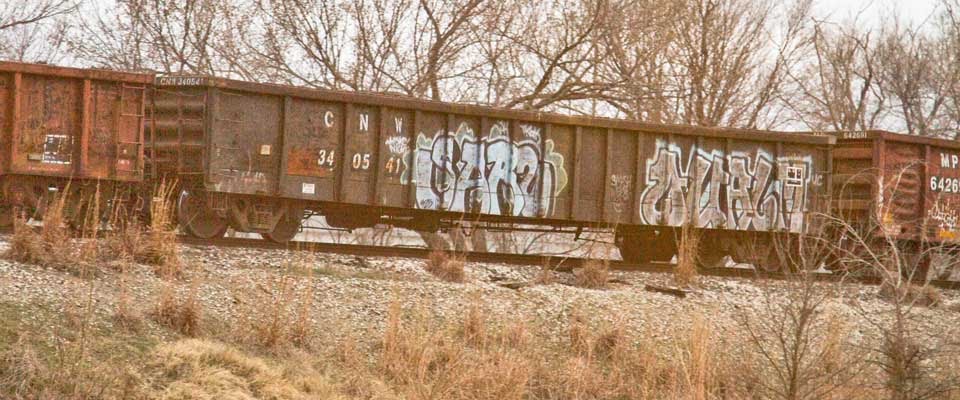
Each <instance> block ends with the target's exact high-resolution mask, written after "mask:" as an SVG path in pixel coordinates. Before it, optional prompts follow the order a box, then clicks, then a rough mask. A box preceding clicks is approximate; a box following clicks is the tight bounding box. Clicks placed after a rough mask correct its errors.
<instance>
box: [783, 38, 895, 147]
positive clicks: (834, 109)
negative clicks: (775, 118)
mask: <svg viewBox="0 0 960 400" xmlns="http://www.w3.org/2000/svg"><path fill="white" fill-rule="evenodd" d="M855 25H856V23H855V22H854V23H845V24H843V25H842V26H837V25H830V24H827V23H824V22H817V23H816V24H815V26H814V36H813V38H812V43H813V50H814V52H813V56H814V58H813V59H812V61H811V62H810V63H809V64H808V65H807V66H806V68H804V69H803V70H801V71H799V72H798V73H797V74H794V75H792V76H791V81H792V83H793V84H794V87H795V88H796V89H797V91H798V92H799V93H796V94H795V95H790V94H787V95H786V96H785V98H784V101H785V102H786V103H787V104H788V106H789V107H790V108H791V109H792V110H794V111H795V112H796V113H797V118H798V119H799V120H800V121H801V122H803V123H805V124H806V125H807V126H809V127H811V128H813V129H817V130H819V129H830V130H838V131H855V130H868V129H874V128H877V127H878V126H879V125H880V124H881V122H882V119H883V117H884V116H885V115H886V109H887V99H886V96H885V94H884V92H883V90H882V88H881V86H880V85H879V84H878V80H879V79H880V77H879V76H878V71H877V61H876V60H875V58H876V57H877V56H878V55H877V54H876V53H877V52H876V50H875V48H874V46H873V42H872V36H873V34H872V32H861V31H859V30H857V28H855ZM846 26H854V27H850V28H848V27H846Z"/></svg>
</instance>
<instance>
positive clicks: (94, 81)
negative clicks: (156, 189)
mask: <svg viewBox="0 0 960 400" xmlns="http://www.w3.org/2000/svg"><path fill="white" fill-rule="evenodd" d="M153 78H154V75H153V74H136V73H122V72H115V71H104V70H96V69H76V68H64V67H54V66H48V65H40V64H25V63H14V62H0V132H2V135H0V182H2V183H0V195H2V202H0V226H4V225H7V226H8V225H10V224H11V222H12V216H13V214H14V213H13V210H14V209H17V210H24V211H26V213H25V214H26V215H32V214H33V212H34V211H36V209H37V208H38V207H41V205H42V204H43V203H44V202H43V199H44V198H46V197H47V195H48V194H49V193H51V192H59V191H61V190H63V189H64V188H66V187H70V188H71V193H72V194H75V195H77V198H90V197H91V196H92V195H93V192H95V191H97V190H99V191H100V196H101V198H103V199H114V200H118V199H121V198H122V199H129V198H128V196H126V195H125V194H121V192H123V193H130V192H132V188H133V186H134V185H136V184H139V183H140V182H142V181H143V139H144V112H145V105H146V103H147V101H146V96H147V93H148V89H149V87H150V86H151V85H152V84H153ZM68 182H69V183H70V185H69V186H68V185H67V183H68ZM73 204H74V205H80V204H84V202H83V201H78V202H75V203H73ZM73 214H74V215H79V214H83V213H82V212H79V213H73Z"/></svg>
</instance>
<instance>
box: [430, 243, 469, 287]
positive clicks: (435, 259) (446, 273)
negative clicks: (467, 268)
mask: <svg viewBox="0 0 960 400" xmlns="http://www.w3.org/2000/svg"><path fill="white" fill-rule="evenodd" d="M465 263H466V259H465V257H464V256H462V255H457V254H452V255H451V254H449V253H447V252H446V251H443V250H434V251H431V252H430V255H429V258H428V259H427V264H426V270H427V272H429V273H431V274H433V276H436V277H437V278H440V279H441V280H444V281H447V282H456V283H462V282H463V281H464V280H466V273H465V272H464V270H463V267H464V264H465Z"/></svg>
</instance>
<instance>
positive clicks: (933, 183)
mask: <svg viewBox="0 0 960 400" xmlns="http://www.w3.org/2000/svg"><path fill="white" fill-rule="evenodd" d="M930 190H932V191H934V192H943V193H960V178H943V177H939V176H931V177H930Z"/></svg>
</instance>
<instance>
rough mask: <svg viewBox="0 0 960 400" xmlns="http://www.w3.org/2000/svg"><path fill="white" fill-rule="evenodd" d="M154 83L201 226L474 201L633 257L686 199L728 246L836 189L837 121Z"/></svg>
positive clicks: (678, 213)
mask: <svg viewBox="0 0 960 400" xmlns="http://www.w3.org/2000/svg"><path fill="white" fill-rule="evenodd" d="M153 99H154V118H153V124H154V127H153V134H152V140H151V143H149V144H148V163H152V164H153V166H152V170H154V171H156V172H157V173H158V175H166V174H176V175H177V176H178V177H179V179H180V181H181V182H184V184H185V186H184V191H183V192H182V194H181V198H180V201H179V203H178V204H179V211H180V212H179V215H180V216H181V223H182V224H183V226H184V227H185V230H186V231H188V232H190V233H191V234H193V235H196V236H199V237H214V236H218V235H221V234H222V233H223V232H224V230H225V229H226V228H227V227H228V226H232V227H233V228H234V229H236V230H238V231H245V232H260V233H261V234H262V235H264V236H265V237H267V238H269V239H272V240H276V241H285V240H289V239H290V238H292V237H293V235H294V234H295V233H296V232H297V231H298V229H299V226H300V222H301V219H302V218H303V216H304V215H305V212H306V213H316V214H320V215H324V216H325V217H326V219H327V221H328V223H329V224H331V225H333V226H336V227H344V228H357V227H365V226H373V225H375V224H378V223H385V224H390V225H394V226H400V227H405V228H410V229H417V230H427V231H434V230H436V229H437V228H438V227H440V226H442V225H443V224H447V223H456V221H458V220H464V219H466V220H470V221H474V222H481V223H482V222H514V223H524V224H538V225H545V226H551V227H577V228H589V227H608V228H615V229H616V238H617V244H618V246H619V247H620V249H621V252H622V254H623V256H624V258H625V259H628V260H633V261H650V260H659V261H663V260H668V259H669V258H670V257H672V256H673V253H674V252H675V251H676V244H675V234H674V230H675V229H676V227H678V226H680V225H681V224H682V223H683V222H684V220H685V219H686V218H688V217H687V215H696V218H695V220H696V224H697V226H698V227H700V228H703V232H704V234H705V235H706V236H705V240H703V241H702V242H703V243H705V244H707V245H706V246H702V247H704V248H706V249H707V251H706V253H707V255H708V256H715V255H719V254H727V253H730V254H734V256H736V255H737V254H739V253H738V251H739V252H740V253H742V252H744V251H747V250H746V249H743V250H738V249H737V247H738V244H739V243H743V242H744V241H743V239H744V238H751V239H757V238H760V239H763V238H765V237H767V236H769V235H767V233H768V232H793V233H799V232H803V231H804V230H805V228H806V226H805V224H807V221H808V219H809V215H810V213H811V212H813V211H816V210H824V207H825V205H826V204H827V202H828V201H829V187H830V186H829V184H828V182H827V180H829V172H830V166H829V165H830V161H829V152H830V148H831V146H832V144H833V143H834V141H835V139H834V138H833V137H829V136H814V135H803V134H793V133H776V132H766V131H749V130H732V129H711V128H696V127H690V126H669V125H653V124H644V123H637V122H630V121H623V120H612V119H600V118H585V117H571V116H563V115H556V114H546V113H533V112H522V111H514V110H504V109H497V108H489V107H479V106H472V105H462V104H450V103H441V102H433V101H424V100H416V99H412V98H407V97H403V96H390V95H382V94H363V93H355V92H339V91H327V90H313V89H305V88H297V87H289V86H278V85H267V84H255V83H249V82H240V81H233V80H226V79H219V78H211V77H193V76H162V77H158V78H157V80H156V93H155V94H154V96H153ZM688 194H695V198H696V201H695V202H692V203H691V202H688V201H687V200H686V197H687V196H688ZM694 203H695V204H696V207H695V208H696V209H695V210H690V211H691V212H689V213H688V211H687V209H686V204H694ZM752 242H753V243H756V240H753V241H752ZM753 250H755V249H753ZM708 258H709V257H708Z"/></svg>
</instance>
